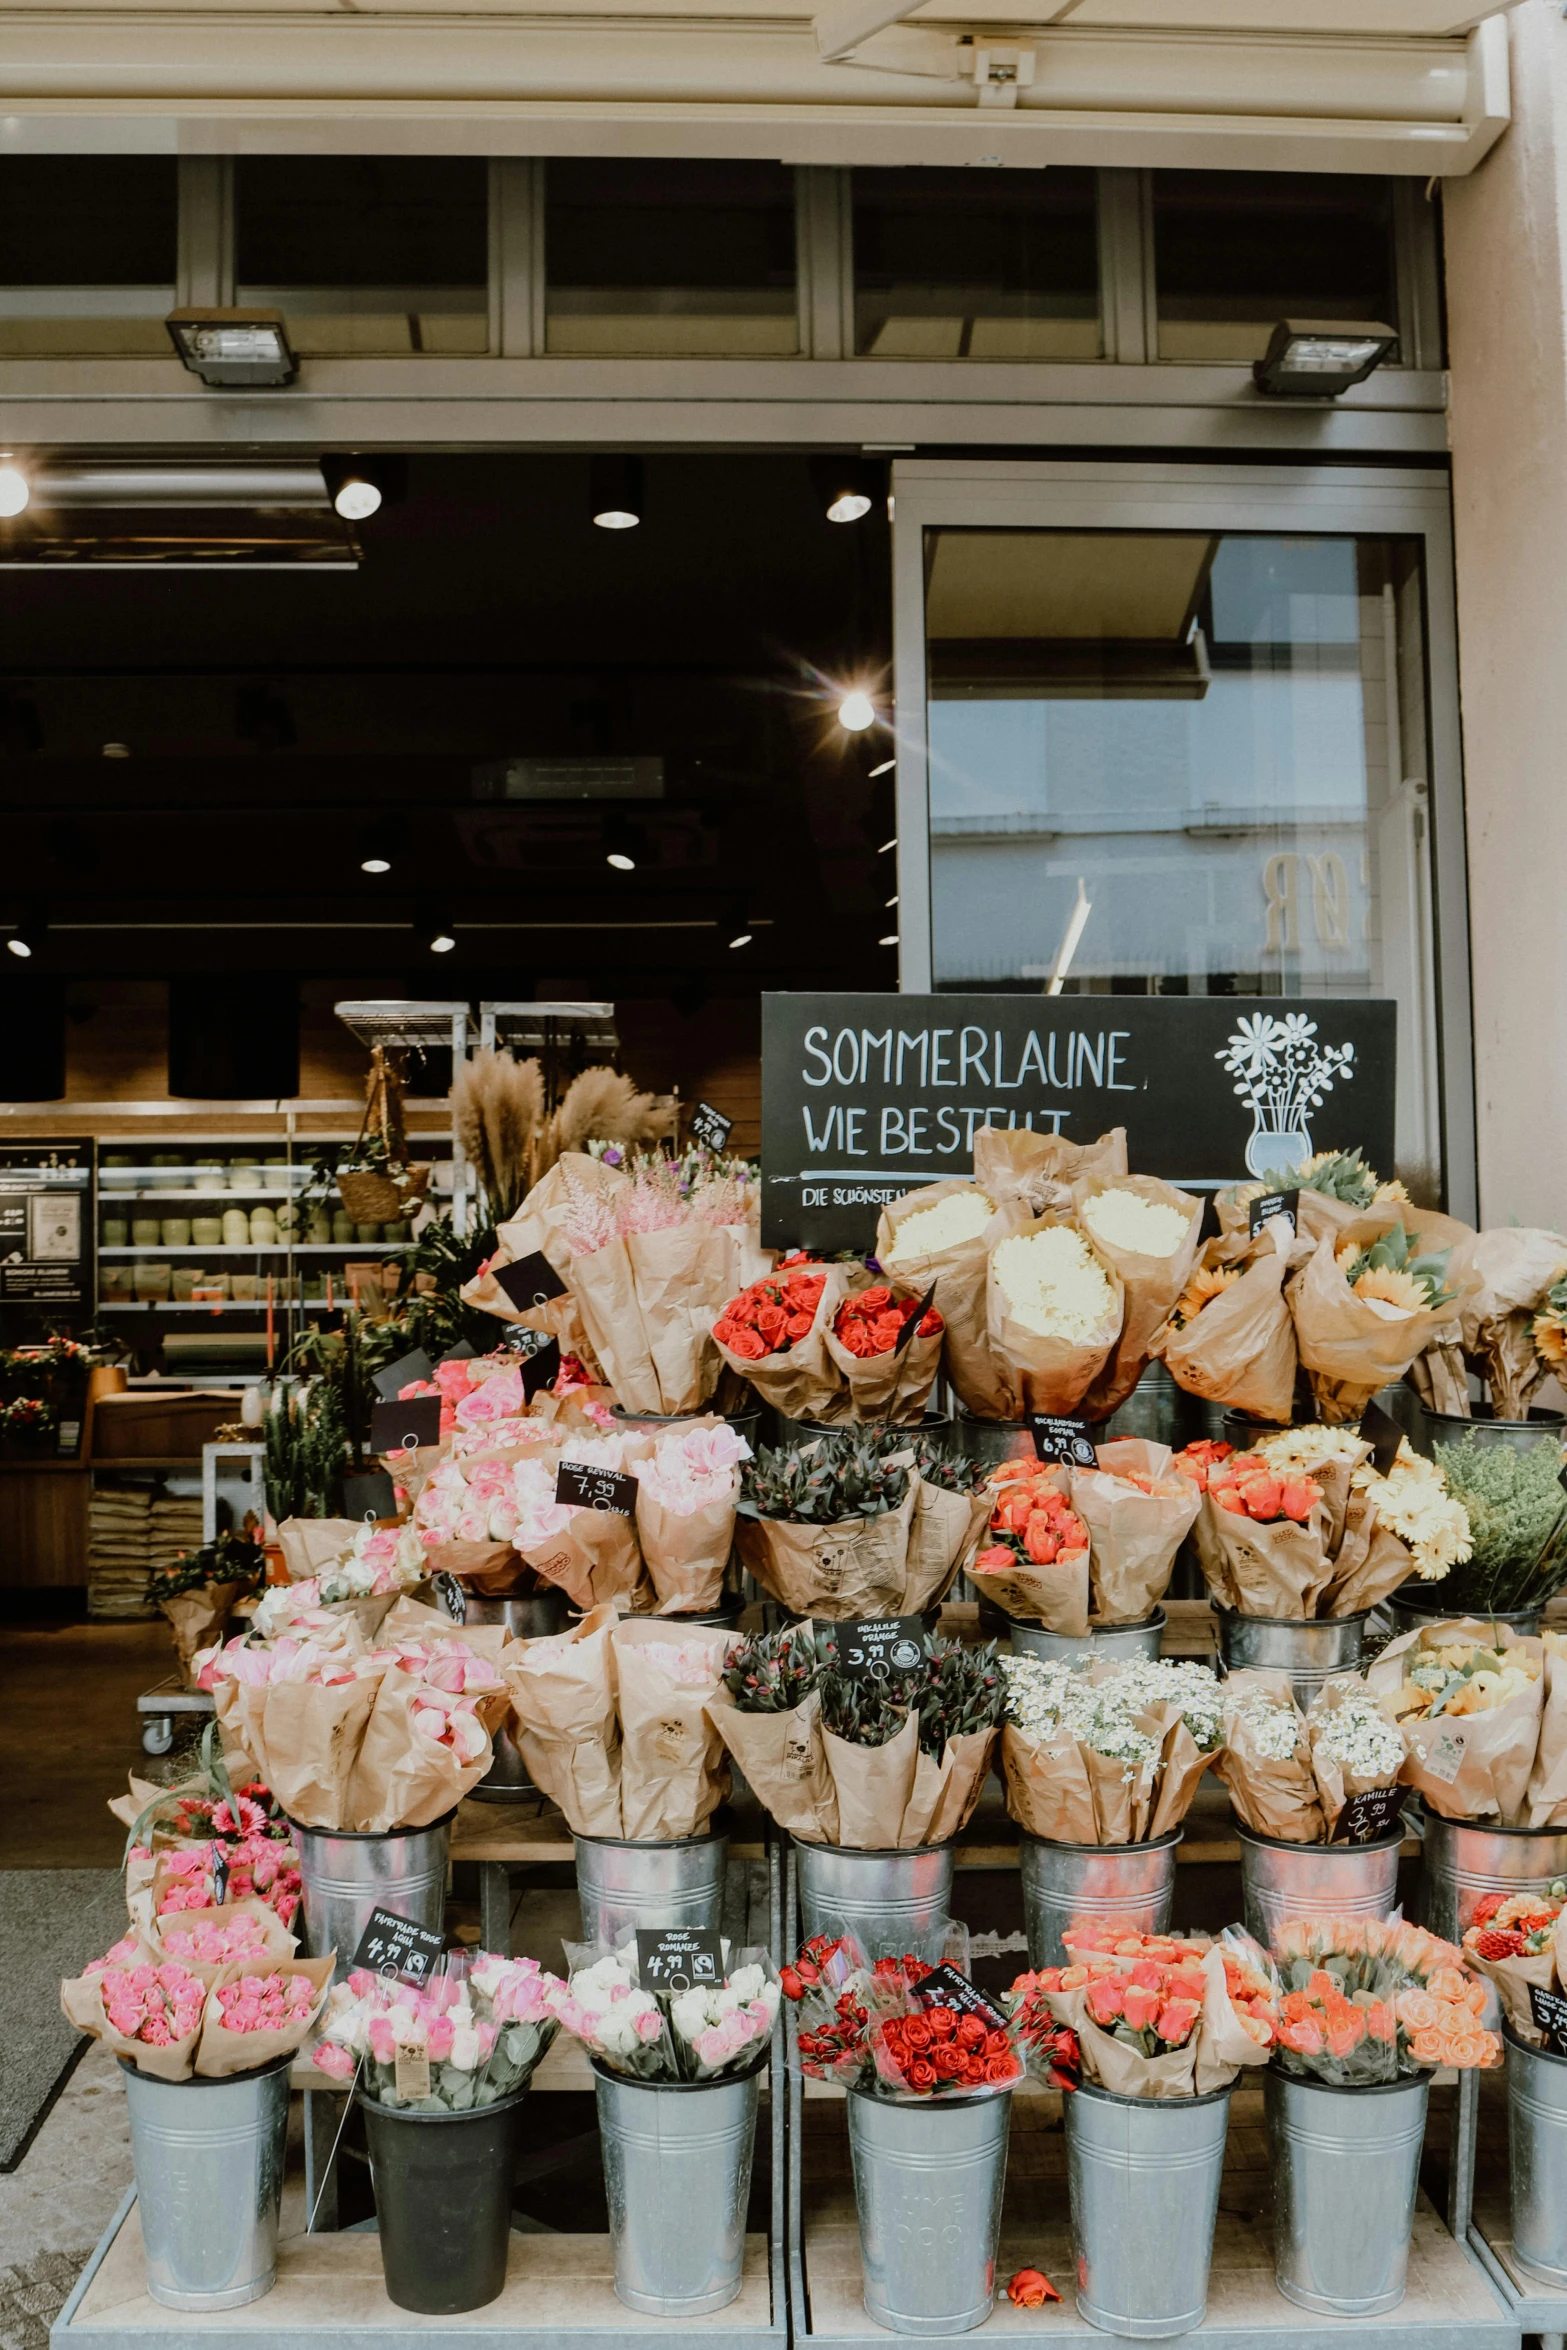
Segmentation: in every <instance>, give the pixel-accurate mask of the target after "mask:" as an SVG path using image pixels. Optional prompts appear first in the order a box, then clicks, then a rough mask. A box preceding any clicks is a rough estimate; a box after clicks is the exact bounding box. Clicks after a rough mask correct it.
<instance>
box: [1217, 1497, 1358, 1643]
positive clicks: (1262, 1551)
mask: <svg viewBox="0 0 1567 2350" xmlns="http://www.w3.org/2000/svg"><path fill="white" fill-rule="evenodd" d="M1197 1522H1198V1524H1199V1525H1200V1526H1201V1527H1202V1529H1203V1533H1204V1536H1205V1537H1206V1539H1207V1541H1208V1542H1209V1543H1211V1544H1212V1546H1213V1547H1212V1553H1211V1554H1205V1551H1204V1547H1203V1545H1202V1544H1199V1545H1198V1551H1197V1556H1198V1561H1199V1563H1200V1564H1201V1565H1202V1566H1203V1570H1204V1572H1205V1573H1206V1572H1207V1555H1214V1556H1216V1557H1217V1558H1218V1559H1219V1560H1220V1561H1221V1562H1222V1563H1221V1569H1220V1575H1219V1577H1217V1578H1215V1577H1212V1576H1210V1578H1209V1581H1210V1587H1211V1588H1212V1589H1213V1592H1214V1596H1215V1598H1217V1599H1219V1601H1220V1603H1221V1605H1223V1606H1225V1607H1234V1608H1238V1609H1239V1611H1240V1613H1241V1614H1242V1615H1243V1616H1277V1617H1284V1618H1288V1619H1290V1620H1291V1621H1294V1622H1299V1621H1300V1620H1301V1619H1303V1618H1305V1617H1309V1616H1314V1615H1315V1614H1316V1612H1317V1601H1318V1599H1319V1598H1320V1597H1321V1595H1322V1593H1323V1592H1324V1591H1325V1590H1326V1589H1327V1586H1328V1582H1329V1579H1330V1577H1331V1575H1332V1572H1333V1569H1332V1566H1331V1563H1330V1561H1329V1559H1328V1554H1327V1526H1328V1517H1327V1510H1326V1507H1325V1505H1324V1504H1323V1503H1322V1502H1320V1501H1319V1502H1317V1503H1315V1504H1314V1506H1313V1508H1312V1512H1311V1515H1310V1517H1309V1518H1307V1519H1306V1520H1305V1521H1304V1523H1303V1524H1299V1525H1297V1524H1296V1522H1295V1521H1294V1519H1292V1518H1280V1519H1278V1520H1276V1521H1275V1522H1274V1523H1273V1524H1271V1525H1258V1524H1257V1523H1256V1521H1255V1520H1254V1519H1252V1518H1248V1517H1243V1516H1238V1515H1237V1514H1236V1512H1234V1511H1233V1510H1221V1509H1220V1507H1219V1505H1218V1503H1217V1502H1216V1501H1215V1500H1214V1498H1213V1496H1212V1494H1211V1493H1205V1494H1204V1495H1203V1497H1202V1511H1201V1514H1200V1517H1199V1519H1198V1521H1197ZM1231 1593H1233V1594H1234V1596H1233V1598H1232V1597H1231V1596H1230V1594H1231Z"/></svg>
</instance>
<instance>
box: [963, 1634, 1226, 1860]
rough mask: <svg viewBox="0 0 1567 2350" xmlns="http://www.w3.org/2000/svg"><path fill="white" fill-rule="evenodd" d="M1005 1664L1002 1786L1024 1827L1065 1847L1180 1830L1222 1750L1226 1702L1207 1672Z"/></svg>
mask: <svg viewBox="0 0 1567 2350" xmlns="http://www.w3.org/2000/svg"><path fill="white" fill-rule="evenodd" d="M1000 1664H1001V1671H1002V1675H1003V1677H1004V1679H1005V1681H1006V1685H1007V1712H1006V1722H1005V1726H1004V1727H1003V1729H1002V1733H1001V1775H1002V1778H1003V1780H1004V1781H1005V1783H1006V1791H1007V1810H1008V1811H1009V1812H1010V1813H1011V1815H1012V1817H1013V1819H1015V1820H1016V1821H1017V1823H1018V1825H1019V1826H1020V1827H1022V1828H1026V1829H1027V1830H1028V1831H1029V1832H1030V1834H1031V1835H1035V1836H1043V1837H1046V1838H1048V1839H1049V1840H1051V1841H1052V1842H1057V1843H1063V1844H1140V1843H1144V1842H1146V1841H1147V1840H1148V1839H1150V1838H1152V1837H1156V1836H1163V1835H1165V1834H1166V1833H1167V1832H1168V1831H1169V1830H1170V1829H1172V1828H1175V1827H1178V1826H1179V1825H1180V1823H1181V1821H1182V1820H1183V1819H1184V1818H1185V1816H1186V1813H1187V1811H1188V1809H1189V1808H1190V1806H1191V1802H1192V1798H1193V1796H1194V1795H1195V1794H1196V1792H1197V1783H1198V1781H1199V1780H1200V1779H1201V1777H1202V1775H1203V1772H1204V1771H1205V1770H1206V1769H1207V1768H1208V1766H1209V1764H1210V1762H1212V1761H1213V1759H1214V1758H1215V1756H1216V1755H1217V1754H1218V1752H1219V1749H1220V1747H1221V1744H1222V1741H1223V1722H1224V1707H1223V1699H1222V1695H1221V1692H1220V1687H1219V1683H1218V1681H1217V1680H1216V1679H1215V1677H1214V1675H1213V1674H1212V1673H1210V1672H1209V1671H1208V1669H1207V1667H1206V1666H1205V1665H1195V1664H1174V1663H1169V1662H1166V1661H1164V1660H1162V1659H1160V1660H1158V1661H1154V1660H1146V1661H1137V1662H1132V1663H1127V1664H1114V1663H1103V1664H1097V1663H1096V1664H1092V1665H1090V1666H1089V1667H1088V1668H1087V1670H1086V1671H1075V1670H1073V1669H1072V1667H1071V1666H1069V1665H1067V1664H1064V1663H1057V1662H1054V1661H1050V1662H1046V1661H1045V1660H1044V1659H1043V1658H1040V1657H1032V1656H1004V1657H1002V1658H1001V1660H1000Z"/></svg>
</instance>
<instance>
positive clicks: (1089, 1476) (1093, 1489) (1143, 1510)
mask: <svg viewBox="0 0 1567 2350" xmlns="http://www.w3.org/2000/svg"><path fill="white" fill-rule="evenodd" d="M1097 1454H1098V1466H1097V1468H1093V1469H1074V1470H1072V1472H1071V1479H1072V1507H1073V1509H1074V1510H1075V1512H1076V1513H1077V1515H1078V1517H1079V1518H1080V1519H1081V1520H1082V1521H1083V1523H1084V1524H1085V1525H1086V1526H1087V1528H1088V1541H1089V1589H1090V1595H1091V1601H1092V1608H1091V1620H1092V1622H1093V1623H1096V1624H1141V1623H1144V1622H1146V1621H1147V1619H1148V1617H1149V1616H1150V1615H1151V1614H1152V1613H1153V1611H1154V1608H1155V1607H1156V1606H1157V1605H1158V1603H1159V1601H1160V1600H1161V1599H1162V1598H1163V1597H1164V1595H1165V1593H1166V1591H1168V1589H1169V1587H1170V1577H1171V1575H1172V1574H1173V1573H1174V1571H1175V1554H1176V1552H1177V1551H1178V1550H1179V1549H1180V1547H1181V1544H1182V1543H1183V1542H1184V1541H1185V1539H1186V1537H1187V1535H1188V1534H1189V1533H1190V1532H1191V1529H1192V1525H1193V1522H1194V1520H1195V1519H1196V1516H1197V1512H1198V1510H1199V1509H1200V1508H1201V1506H1202V1498H1201V1495H1200V1494H1198V1493H1197V1492H1196V1491H1195V1489H1194V1488H1193V1485H1192V1482H1191V1479H1190V1478H1188V1477H1185V1476H1182V1475H1181V1474H1180V1472H1179V1471H1178V1470H1177V1469H1176V1467H1175V1464H1174V1456H1173V1454H1172V1453H1171V1451H1170V1448H1169V1446H1168V1445H1166V1444H1153V1443H1150V1442H1148V1441H1146V1440H1145V1439H1144V1438H1142V1437H1140V1436H1124V1437H1119V1438H1117V1439H1116V1440H1115V1441H1114V1442H1113V1443H1110V1444H1101V1445H1100V1446H1098V1448H1097Z"/></svg>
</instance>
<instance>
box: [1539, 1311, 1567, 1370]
mask: <svg viewBox="0 0 1567 2350" xmlns="http://www.w3.org/2000/svg"><path fill="white" fill-rule="evenodd" d="M1534 1351H1535V1353H1536V1354H1537V1355H1538V1356H1539V1358H1540V1360H1541V1362H1542V1363H1548V1364H1549V1365H1550V1367H1551V1369H1552V1370H1553V1371H1567V1314H1564V1313H1562V1312H1561V1310H1560V1309H1559V1308H1558V1307H1556V1306H1547V1307H1546V1309H1545V1311H1544V1313H1543V1314H1536V1315H1535V1317H1534Z"/></svg>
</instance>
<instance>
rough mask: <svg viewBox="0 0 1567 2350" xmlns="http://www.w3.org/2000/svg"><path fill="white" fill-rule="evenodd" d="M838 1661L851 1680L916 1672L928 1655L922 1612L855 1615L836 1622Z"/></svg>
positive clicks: (836, 1660)
mask: <svg viewBox="0 0 1567 2350" xmlns="http://www.w3.org/2000/svg"><path fill="white" fill-rule="evenodd" d="M833 1648H834V1651H835V1657H834V1661H835V1663H836V1665H837V1667H838V1670H839V1672H840V1673H842V1674H843V1676H844V1678H845V1680H848V1681H885V1680H887V1679H889V1678H890V1677H891V1675H892V1674H894V1673H912V1672H913V1671H914V1670H915V1669H916V1667H917V1666H918V1665H919V1664H920V1663H921V1662H922V1661H923V1658H924V1655H925V1627H924V1624H923V1623H922V1621H921V1619H920V1618H919V1617H918V1616H851V1617H849V1618H848V1619H847V1621H845V1622H844V1623H841V1624H835V1625H834V1626H833Z"/></svg>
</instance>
